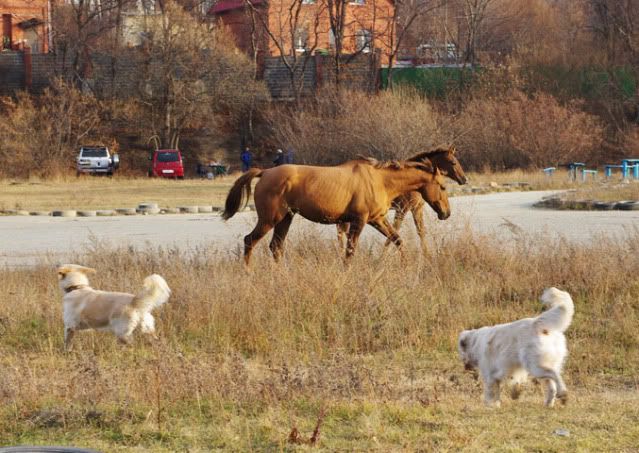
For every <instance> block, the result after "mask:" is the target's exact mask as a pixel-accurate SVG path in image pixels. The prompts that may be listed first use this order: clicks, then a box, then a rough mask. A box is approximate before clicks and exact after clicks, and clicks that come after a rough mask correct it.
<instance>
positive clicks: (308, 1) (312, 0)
mask: <svg viewBox="0 0 639 453" xmlns="http://www.w3.org/2000/svg"><path fill="white" fill-rule="evenodd" d="M314 4H315V0H302V5H314Z"/></svg>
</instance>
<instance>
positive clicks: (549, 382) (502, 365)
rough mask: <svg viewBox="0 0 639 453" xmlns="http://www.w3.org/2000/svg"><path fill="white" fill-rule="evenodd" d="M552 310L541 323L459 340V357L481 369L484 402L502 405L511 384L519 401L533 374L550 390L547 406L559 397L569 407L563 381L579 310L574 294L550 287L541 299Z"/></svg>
mask: <svg viewBox="0 0 639 453" xmlns="http://www.w3.org/2000/svg"><path fill="white" fill-rule="evenodd" d="M540 301H541V303H542V304H543V305H544V306H547V307H548V310H546V311H545V312H544V313H542V314H541V315H539V316H537V317H536V318H526V319H521V320H519V321H515V322H511V323H508V324H499V325H496V326H490V327H482V328H481V329H474V330H464V331H463V332H462V333H461V334H460V335H459V344H458V348H459V355H460V358H461V360H462V362H464V366H465V368H466V369H467V370H474V369H477V368H479V372H480V374H481V377H482V380H483V382H484V401H485V402H486V404H487V405H489V406H490V405H494V406H499V405H500V400H499V386H500V384H501V383H502V382H505V381H506V380H508V379H510V380H511V385H512V389H511V396H512V397H513V399H517V398H518V397H519V393H520V392H521V386H522V385H523V384H524V383H525V382H526V379H527V377H528V374H530V375H532V376H533V377H535V378H537V379H540V380H541V381H542V382H543V384H544V387H545V393H546V398H545V404H546V406H548V407H552V406H553V405H554V402H555V397H556V398H558V399H559V400H560V401H561V402H562V403H564V404H565V403H566V401H567V398H568V391H567V389H566V384H564V381H563V379H562V378H561V368H562V366H563V363H564V360H565V358H566V355H567V354H568V350H567V348H566V337H565V336H564V332H565V331H566V329H567V328H568V326H570V323H571V321H572V316H573V313H574V306H573V303H572V298H571V297H570V294H568V293H567V292H565V291H561V290H559V289H557V288H547V289H546V290H544V292H543V294H542V295H541V298H540Z"/></svg>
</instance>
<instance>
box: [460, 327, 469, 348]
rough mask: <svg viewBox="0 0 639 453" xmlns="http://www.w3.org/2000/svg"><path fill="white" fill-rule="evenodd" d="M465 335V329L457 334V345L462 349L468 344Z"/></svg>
mask: <svg viewBox="0 0 639 453" xmlns="http://www.w3.org/2000/svg"><path fill="white" fill-rule="evenodd" d="M467 336H468V335H467V331H465V330H464V331H463V332H462V333H461V334H460V335H459V347H460V348H462V349H463V350H466V347H467V346H468V339H467V338H466V337H467Z"/></svg>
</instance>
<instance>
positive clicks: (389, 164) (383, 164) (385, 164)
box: [357, 154, 435, 173]
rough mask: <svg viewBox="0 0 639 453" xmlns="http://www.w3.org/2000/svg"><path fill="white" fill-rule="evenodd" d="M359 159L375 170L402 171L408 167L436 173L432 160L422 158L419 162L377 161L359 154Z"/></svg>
mask: <svg viewBox="0 0 639 453" xmlns="http://www.w3.org/2000/svg"><path fill="white" fill-rule="evenodd" d="M357 158H358V159H360V160H363V161H364V162H365V163H367V164H368V165H372V166H373V168H377V169H384V168H390V169H393V170H401V169H403V168H408V167H412V168H415V167H419V168H421V169H422V170H424V171H427V172H428V173H435V167H434V166H433V165H432V163H431V162H430V159H424V158H422V159H418V160H405V161H399V160H386V161H380V160H377V159H375V158H374V157H370V156H362V155H361V154H358V155H357ZM425 160H426V162H428V164H427V163H426V162H425Z"/></svg>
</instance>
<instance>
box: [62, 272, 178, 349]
mask: <svg viewBox="0 0 639 453" xmlns="http://www.w3.org/2000/svg"><path fill="white" fill-rule="evenodd" d="M57 271H58V280H59V283H60V289H62V291H64V298H63V311H64V315H63V316H64V346H65V348H66V349H67V350H68V349H70V346H71V340H72V339H73V335H74V334H75V332H76V331H77V330H84V329H96V330H109V331H111V332H113V333H114V334H115V336H117V337H118V339H119V340H120V341H121V342H123V343H129V342H130V341H131V335H132V334H133V331H134V330H135V329H136V328H137V327H138V326H140V328H141V330H142V332H144V333H147V334H150V335H153V337H155V320H154V319H153V315H151V310H153V309H154V308H156V307H159V306H160V305H162V304H164V303H166V302H167V301H168V300H169V296H170V295H171V290H170V289H169V286H168V285H167V284H166V281H165V280H164V279H163V278H162V277H160V276H159V275H156V274H153V275H150V276H148V277H147V278H145V279H144V282H143V284H142V288H141V289H140V290H139V292H138V293H137V294H135V295H133V294H128V293H116V292H107V291H98V290H95V289H93V288H91V286H89V279H88V277H87V275H88V274H95V272H96V271H95V269H91V268H89V267H84V266H79V265H77V264H65V265H62V266H60V267H59V268H58V270H57Z"/></svg>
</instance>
